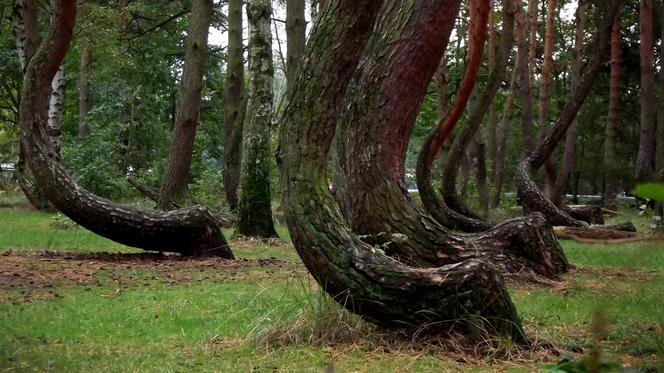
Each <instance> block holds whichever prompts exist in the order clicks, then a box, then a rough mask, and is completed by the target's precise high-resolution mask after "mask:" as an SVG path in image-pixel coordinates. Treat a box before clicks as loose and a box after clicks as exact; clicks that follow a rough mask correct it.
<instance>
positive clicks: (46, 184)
mask: <svg viewBox="0 0 664 373" xmlns="http://www.w3.org/2000/svg"><path fill="white" fill-rule="evenodd" d="M53 14H54V15H53V22H52V23H51V32H50V33H49V34H48V36H47V37H46V39H44V41H43V43H42V46H41V48H40V49H39V50H38V52H37V53H36V54H35V56H34V57H33V59H32V61H31V62H30V64H29V65H28V69H27V73H26V76H25V83H24V85H23V89H22V91H21V107H20V117H21V142H22V144H23V146H24V148H25V153H26V160H27V162H28V164H29V165H30V168H31V169H32V170H33V173H34V176H35V179H36V181H37V184H38V186H39V187H40V188H41V189H42V191H43V192H44V194H45V195H46V196H47V197H48V199H49V200H50V201H51V202H52V203H53V204H54V205H55V206H56V207H57V208H58V209H59V210H60V211H61V212H62V213H63V214H65V215H66V216H68V217H69V218H71V219H72V220H73V221H75V222H76V223H78V224H80V225H81V226H83V227H84V228H87V229H89V230H91V231H93V232H95V233H97V234H99V235H101V236H104V237H106V238H108V239H111V240H114V241H116V242H119V243H121V244H125V245H128V246H134V247H138V248H141V249H145V250H157V251H173V252H179V253H182V254H187V255H216V256H221V257H225V258H233V253H232V252H231V250H230V248H229V246H228V244H227V243H226V240H225V239H224V237H223V235H222V234H221V231H220V230H219V228H218V226H217V225H216V223H215V221H214V218H213V217H212V215H211V214H210V212H209V211H208V210H207V209H205V208H204V207H200V206H196V207H191V208H188V209H182V210H177V211H170V212H161V211H146V210H138V209H134V208H130V207H125V206H120V205H117V204H115V203H113V202H112V201H109V200H107V199H103V198H100V197H98V196H96V195H94V194H92V193H90V192H88V191H87V190H85V189H84V188H82V187H80V186H79V185H77V184H76V183H75V182H74V180H73V179H72V178H71V177H70V176H69V175H68V174H67V172H66V171H65V169H64V167H63V166H62V165H61V164H60V163H59V162H57V157H56V155H55V149H54V147H53V145H52V144H51V143H50V141H49V139H48V135H47V133H46V125H47V123H46V121H47V114H48V106H49V95H50V93H49V92H50V86H51V82H52V81H53V77H54V76H55V74H56V72H57V70H58V68H59V66H60V65H61V63H62V61H63V59H64V57H65V54H66V53H67V50H68V48H69V44H70V42H71V38H72V34H73V29H74V23H75V15H76V1H75V0H55V1H54V5H53Z"/></svg>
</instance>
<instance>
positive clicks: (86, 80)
mask: <svg viewBox="0 0 664 373" xmlns="http://www.w3.org/2000/svg"><path fill="white" fill-rule="evenodd" d="M79 12H80V14H81V16H82V17H84V18H86V17H88V16H89V13H90V9H89V5H88V4H87V3H83V4H81V5H79ZM91 64H92V40H90V36H88V35H84V36H83V38H82V41H81V61H80V65H79V78H78V85H79V95H78V136H79V137H87V136H89V135H90V119H89V113H90V109H92V94H91V84H92V82H91V75H92V71H91Z"/></svg>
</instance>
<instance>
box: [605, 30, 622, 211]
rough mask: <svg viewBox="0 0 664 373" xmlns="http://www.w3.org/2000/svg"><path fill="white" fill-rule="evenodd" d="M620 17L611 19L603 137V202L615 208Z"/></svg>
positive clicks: (618, 113) (608, 206)
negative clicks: (606, 102)
mask: <svg viewBox="0 0 664 373" xmlns="http://www.w3.org/2000/svg"><path fill="white" fill-rule="evenodd" d="M621 38H622V37H621V34H620V18H619V17H616V18H615V19H614V20H613V28H612V30H611V88H610V91H609V117H608V120H607V121H606V130H605V137H604V183H605V184H604V196H603V204H604V206H605V207H606V208H610V209H615V208H616V195H617V194H618V180H617V177H616V165H617V164H618V157H617V154H616V145H617V136H616V135H617V133H616V131H617V130H618V125H619V123H620V95H621V93H620V59H621V56H620V41H621Z"/></svg>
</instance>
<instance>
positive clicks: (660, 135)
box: [655, 6, 664, 218]
mask: <svg viewBox="0 0 664 373" xmlns="http://www.w3.org/2000/svg"><path fill="white" fill-rule="evenodd" d="M661 16H662V18H661V19H664V6H662V14H661ZM660 26H661V33H660V35H662V37H661V38H660V42H659V48H660V53H659V55H660V58H659V64H660V70H659V71H660V73H659V92H660V93H659V117H658V123H657V143H656V144H655V146H656V149H657V159H656V164H657V180H658V181H659V182H660V183H664V22H661V21H660ZM657 208H658V211H657V213H658V214H659V216H661V217H662V218H664V201H659V202H658V204H657Z"/></svg>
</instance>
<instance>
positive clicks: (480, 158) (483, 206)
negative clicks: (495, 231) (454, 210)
mask: <svg viewBox="0 0 664 373" xmlns="http://www.w3.org/2000/svg"><path fill="white" fill-rule="evenodd" d="M479 135H480V136H478V141H477V143H476V144H475V146H476V149H477V160H476V162H477V193H478V194H479V196H478V201H479V205H480V215H481V216H482V218H485V219H486V218H488V217H489V193H488V191H487V186H486V144H485V143H484V140H483V139H484V137H483V136H481V135H482V134H481V133H479Z"/></svg>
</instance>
